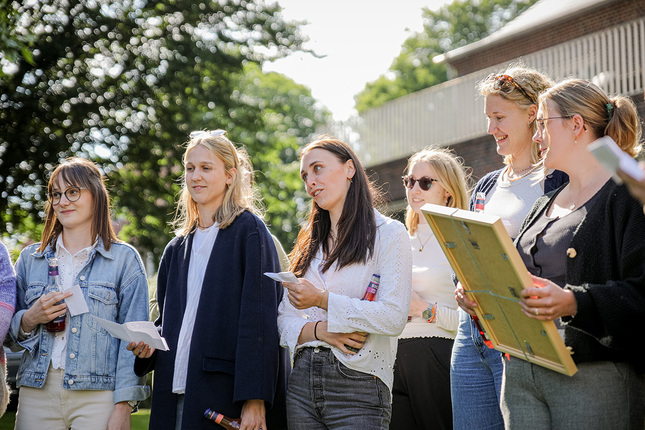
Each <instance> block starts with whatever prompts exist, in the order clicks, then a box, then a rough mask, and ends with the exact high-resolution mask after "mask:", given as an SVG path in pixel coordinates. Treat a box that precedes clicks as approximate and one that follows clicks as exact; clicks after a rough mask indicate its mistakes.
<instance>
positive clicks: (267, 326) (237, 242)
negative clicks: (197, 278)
mask: <svg viewBox="0 0 645 430" xmlns="http://www.w3.org/2000/svg"><path fill="white" fill-rule="evenodd" d="M192 242H193V234H192V233H191V234H188V235H187V236H181V237H176V238H174V239H173V240H172V241H170V243H169V244H168V245H167V246H166V249H165V251H164V255H163V257H162V259H161V263H160V265H159V273H158V278H157V298H158V302H159V311H160V314H159V318H158V319H157V320H156V321H155V324H156V325H157V327H159V328H160V330H161V334H162V336H163V337H164V338H165V339H166V342H167V343H168V347H169V348H170V350H169V351H155V353H154V355H153V356H152V357H151V358H150V359H146V360H141V359H137V360H136V362H135V372H136V373H137V374H138V375H140V376H141V375H143V374H145V373H147V372H149V371H151V370H154V383H153V394H152V411H151V416H150V428H151V429H169V430H170V429H172V430H174V428H175V421H176V410H177V395H176V394H173V393H172V379H173V372H174V364H175V352H176V349H177V339H178V337H179V331H180V329H181V323H182V319H183V315H184V310H185V308H186V282H187V277H188V265H189V263H190V254H191V248H192ZM279 271H280V265H279V262H278V256H277V253H276V250H275V246H274V244H273V240H272V238H271V235H270V233H269V231H268V230H267V228H266V226H265V225H264V223H263V222H262V221H261V220H260V219H259V218H257V217H256V216H255V215H252V214H251V213H249V212H244V213H242V214H241V215H240V216H238V217H237V218H236V219H235V221H234V222H233V223H232V224H231V225H229V226H228V227H227V228H225V229H221V230H220V231H219V232H218V234H217V239H216V240H215V244H214V245H213V251H212V253H211V256H210V260H209V262H208V267H207V269H206V273H205V275H204V283H203V286H202V292H201V297H200V300H199V305H198V308H197V316H196V319H195V328H194V330H193V334H192V340H191V345H190V356H189V363H188V374H187V381H186V392H185V398H184V408H183V421H182V429H186V430H188V429H190V430H194V429H202V428H203V429H212V428H213V423H212V422H209V421H208V420H206V419H205V418H204V411H205V410H206V409H207V408H210V409H212V410H215V411H217V412H219V413H222V414H224V415H226V416H229V417H239V416H240V414H241V410H242V406H243V404H244V402H245V401H246V400H249V399H263V400H264V401H265V405H266V408H267V421H268V422H267V427H268V428H269V429H272V430H277V429H281V428H284V429H286V413H285V401H284V394H285V388H286V378H287V376H288V372H289V366H290V361H289V356H288V352H287V351H286V350H285V349H283V348H281V347H280V346H279V338H278V327H277V315H278V304H279V303H280V300H281V298H282V292H283V288H282V285H281V284H279V283H277V282H275V281H273V280H271V279H269V278H268V277H266V276H263V273H264V272H279Z"/></svg>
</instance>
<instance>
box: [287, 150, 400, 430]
mask: <svg viewBox="0 0 645 430" xmlns="http://www.w3.org/2000/svg"><path fill="white" fill-rule="evenodd" d="M300 176H301V177H302V180H303V182H304V183H305V187H306V189H307V193H308V194H309V195H310V196H311V197H312V199H313V202H312V208H311V213H310V215H309V220H308V221H307V222H306V223H305V225H304V226H303V228H302V229H301V230H300V233H299V234H298V239H297V241H296V245H295V247H294V250H293V252H292V253H291V255H290V258H291V269H292V271H293V272H294V274H295V275H296V276H298V277H299V278H300V282H299V283H289V282H285V283H284V285H285V287H287V289H288V295H287V296H285V298H284V299H283V300H282V303H281V304H280V316H279V320H278V326H279V329H280V339H281V342H282V344H283V345H284V346H288V347H289V348H290V349H291V351H292V353H293V363H294V364H293V366H294V367H293V371H292V373H291V375H290V376H289V386H288V392H287V417H288V422H289V429H290V430H317V429H320V430H326V429H368V430H387V429H388V426H389V423H390V418H391V401H390V398H391V396H390V393H391V389H392V379H393V366H394V358H395V356H396V348H397V336H398V335H399V334H400V333H401V330H402V329H403V327H404V325H405V322H406V318H407V315H408V309H409V306H410V287H409V286H410V276H411V256H410V241H409V239H408V235H407V233H406V231H405V227H403V225H402V224H401V223H399V222H397V221H394V220H392V219H390V218H387V217H385V216H383V215H381V214H380V213H379V212H378V211H376V210H375V209H374V203H373V199H374V197H373V196H374V194H373V193H374V191H373V190H372V187H371V184H370V183H369V181H368V179H367V175H366V174H365V171H364V170H363V167H362V166H361V164H360V162H359V161H358V158H357V157H356V154H354V151H352V150H351V148H350V147H349V146H348V145H346V144H344V143H343V142H340V141H338V140H335V139H332V138H322V139H321V140H317V141H314V142H312V143H310V144H308V145H307V146H306V147H305V148H304V149H303V151H302V155H301V158H300ZM375 283H376V284H375ZM368 286H370V288H372V287H377V290H376V294H375V296H374V291H373V290H370V294H368V300H361V298H363V297H365V296H366V294H365V293H366V289H367V287H368ZM370 298H373V301H370V300H369V299H370Z"/></svg>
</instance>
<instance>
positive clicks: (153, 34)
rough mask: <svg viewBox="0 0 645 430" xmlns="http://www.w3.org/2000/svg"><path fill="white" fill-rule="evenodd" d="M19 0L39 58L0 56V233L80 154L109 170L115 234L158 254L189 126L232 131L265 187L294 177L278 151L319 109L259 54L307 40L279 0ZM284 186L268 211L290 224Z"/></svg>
mask: <svg viewBox="0 0 645 430" xmlns="http://www.w3.org/2000/svg"><path fill="white" fill-rule="evenodd" d="M11 7H12V8H13V10H12V13H11V14H9V15H7V16H11V17H13V18H12V19H18V21H17V22H16V23H14V24H13V25H14V26H15V28H19V29H20V33H21V34H27V35H29V36H30V37H31V38H32V39H33V41H32V42H31V45H30V46H31V47H32V53H33V64H30V62H29V61H27V59H26V58H25V57H24V56H14V57H13V60H14V62H11V61H9V60H10V58H8V57H7V56H6V55H4V58H3V59H2V63H1V64H0V65H1V66H2V68H3V70H4V71H5V74H4V75H2V76H0V128H1V129H2V131H3V132H2V133H0V155H1V162H0V187H1V188H0V190H1V191H0V214H1V215H0V216H1V219H2V225H1V226H0V231H6V232H8V233H9V234H15V233H16V232H20V231H23V230H24V229H25V228H26V227H27V225H28V224H27V223H26V221H25V220H27V219H28V220H30V222H31V223H32V224H33V223H34V220H36V222H38V221H39V216H42V213H40V214H39V210H42V203H43V201H44V196H45V190H44V188H45V185H46V177H45V174H46V172H48V171H51V169H52V167H53V166H54V165H55V164H57V163H58V162H59V161H61V160H62V159H64V158H65V157H68V156H72V155H82V156H85V157H88V158H91V159H93V160H95V161H97V162H98V163H99V164H100V165H101V166H102V167H103V169H104V171H105V173H106V175H107V177H108V185H109V187H110V190H111V194H112V197H113V203H114V207H115V211H114V212H115V213H116V214H117V215H118V217H119V221H120V222H122V223H123V224H125V226H124V228H123V230H122V233H121V237H122V238H124V239H126V240H128V241H129V242H130V243H132V244H134V245H135V246H137V247H138V248H139V249H140V250H141V251H144V252H145V251H151V252H152V253H153V254H154V255H155V257H156V258H158V257H159V256H160V253H161V251H162V250H163V246H164V245H165V243H166V242H167V241H168V239H169V237H170V227H169V226H168V224H167V223H168V221H169V220H170V219H171V218H172V214H173V211H174V202H175V199H176V195H177V192H178V190H179V179H180V176H181V171H182V169H181V155H182V153H183V150H184V147H183V144H184V143H185V142H186V140H187V135H188V133H189V132H190V131H192V130H200V129H215V128H223V129H226V130H227V131H228V132H229V137H231V139H232V140H233V141H235V142H240V143H243V144H244V145H245V146H246V147H247V149H248V151H249V153H250V154H251V155H252V158H253V161H254V163H255V164H256V166H258V167H259V168H260V169H262V172H263V175H258V178H257V180H258V183H259V185H260V187H261V188H262V190H263V191H265V192H267V193H271V194H272V193H274V192H277V189H279V190H285V192H289V191H291V190H292V189H293V184H292V182H291V179H285V181H281V179H280V178H279V176H280V173H282V172H284V171H285V169H284V168H281V167H279V166H280V163H289V162H292V161H293V160H294V159H295V151H296V149H297V145H298V144H299V143H300V142H299V140H298V139H304V138H305V137H306V136H307V134H308V133H311V132H313V128H314V127H315V125H316V124H317V122H318V121H322V120H323V119H324V114H323V113H321V112H320V110H319V109H318V107H317V105H316V104H315V102H314V101H313V99H312V98H311V95H310V94H309V92H308V91H307V90H306V89H305V88H303V87H300V86H298V85H296V84H295V83H293V82H291V81H290V80H289V79H287V78H285V77H281V76H273V75H268V76H264V75H262V73H261V71H260V69H259V67H257V66H255V65H256V64H261V63H262V62H263V61H266V60H268V59H272V58H277V57H279V56H282V55H285V54H287V53H289V52H291V51H292V50H294V49H300V46H301V44H302V42H303V38H302V36H301V35H300V33H299V31H298V23H296V22H286V21H285V20H284V19H283V18H282V16H281V14H280V9H279V7H278V6H277V5H272V4H268V5H267V4H265V3H264V2H261V1H253V0H251V1H245V0H230V1H229V0H219V1H206V0H203V1H192V0H190V1H188V0H174V1H170V2H161V1H159V2H146V1H143V0H111V1H96V0H82V1H68V0H42V1H38V2H17V1H16V2H12V3H11ZM17 17H18V18H17ZM0 42H1V43H5V42H4V41H3V40H0ZM0 50H1V51H2V52H3V53H5V52H8V51H7V50H8V47H7V46H0ZM265 84H266V87H265ZM265 95H267V96H271V97H272V98H271V99H263V98H264V96H265ZM284 103H287V104H284ZM280 118H281V119H282V120H280ZM280 169H281V170H280ZM272 175H275V176H276V177H272ZM282 182H284V183H282ZM276 187H277V188H276ZM272 195H273V194H272ZM277 195H278V196H281V197H284V201H282V200H280V202H279V203H280V204H277V203H276V204H275V206H276V208H275V213H276V214H277V215H276V216H275V219H276V221H273V218H272V217H273V215H272V214H273V213H274V212H273V211H274V207H273V206H274V204H273V202H271V204H270V206H271V207H269V209H270V213H269V216H268V220H269V223H273V224H275V225H278V226H279V227H280V228H282V227H283V226H285V225H286V224H288V223H290V222H293V223H295V222H296V219H295V217H294V212H295V208H296V204H295V202H294V201H293V198H292V196H293V194H280V192H277ZM287 213H289V217H290V218H291V221H285V219H286V218H287V215H286V214H287ZM285 223H286V224H285ZM281 238H282V239H283V240H287V239H289V237H287V236H286V235H284V234H281Z"/></svg>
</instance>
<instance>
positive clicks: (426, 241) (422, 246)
mask: <svg viewBox="0 0 645 430" xmlns="http://www.w3.org/2000/svg"><path fill="white" fill-rule="evenodd" d="M431 237H432V234H430V236H428V238H427V239H426V240H425V241H424V242H423V243H421V235H420V234H419V231H418V230H417V240H418V241H419V245H421V248H419V252H421V251H423V248H424V247H425V246H426V243H428V241H429V240H430V238H431Z"/></svg>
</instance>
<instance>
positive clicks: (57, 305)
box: [10, 158, 149, 430]
mask: <svg viewBox="0 0 645 430" xmlns="http://www.w3.org/2000/svg"><path fill="white" fill-rule="evenodd" d="M47 191H48V204H47V206H46V209H45V211H46V213H47V216H46V218H45V226H44V229H43V233H42V242H41V243H37V244H34V245H31V246H29V247H27V248H25V249H24V250H23V251H22V253H21V254H20V257H19V258H18V261H17V262H16V275H17V278H16V279H17V287H18V288H17V302H16V314H15V315H14V317H13V320H12V322H11V329H10V335H11V338H12V341H13V342H14V343H15V345H14V346H15V347H17V348H24V349H26V350H27V352H26V353H25V354H23V356H22V361H21V363H20V368H19V370H18V375H17V385H18V386H19V387H20V390H19V400H18V413H17V415H16V429H19V430H20V429H37V428H47V429H60V430H63V429H68V428H107V429H112V428H115V429H116V428H129V426H130V413H131V412H132V410H133V407H135V406H136V402H137V401H139V400H143V399H145V398H146V397H148V395H149V393H148V387H146V386H145V385H143V384H142V383H141V381H140V380H139V378H138V377H137V376H136V375H135V374H134V370H133V366H134V357H133V356H132V354H131V353H130V352H128V350H127V349H126V344H125V343H124V342H122V341H121V340H119V339H117V338H114V337H112V336H110V334H108V332H107V331H105V330H104V329H103V328H102V327H101V326H100V325H99V324H98V322H97V321H96V320H94V317H99V318H103V319H107V320H109V321H113V322H117V323H119V324H122V323H125V322H129V321H146V320H147V319H148V284H147V280H146V273H145V271H144V268H143V264H142V262H141V258H140V257H139V254H138V253H137V251H136V250H135V249H134V248H133V247H131V246H129V245H128V244H126V243H123V242H121V241H119V240H118V239H117V237H116V235H115V233H114V230H113V229H112V222H111V220H110V212H109V208H110V199H109V196H108V192H107V190H106V188H105V184H104V182H103V178H102V175H101V172H100V171H99V169H98V168H97V167H96V165H94V164H93V163H92V162H90V161H88V160H84V159H80V158H72V159H69V160H67V161H66V162H64V163H62V164H61V165H59V166H58V167H56V169H55V170H54V171H53V173H52V175H51V177H50V178H49V183H48V185H47ZM54 259H56V260H57V264H58V272H57V273H58V279H59V283H58V284H59V287H60V288H61V289H62V292H57V291H52V292H46V286H47V285H48V284H49V283H51V281H53V280H54V277H53V276H54V274H53V273H50V270H49V264H50V263H53V260H54ZM72 287H78V288H79V289H77V290H76V291H77V292H76V293H72V292H70V289H71V288H72ZM79 293H80V294H82V298H81V299H82V300H84V301H85V302H86V303H87V307H88V312H86V313H80V314H74V315H71V314H70V313H69V312H68V310H67V305H66V303H65V302H63V300H64V299H66V298H69V297H71V296H72V294H79ZM66 314H67V317H66V323H65V327H64V329H63V330H62V331H56V332H54V331H48V330H47V329H46V323H48V322H49V321H51V320H53V319H55V318H57V317H60V316H62V315H66ZM59 328H60V327H59Z"/></svg>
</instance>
